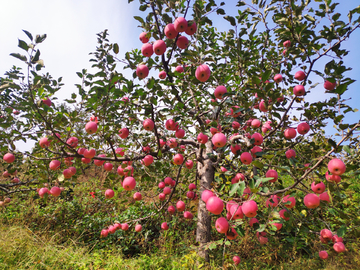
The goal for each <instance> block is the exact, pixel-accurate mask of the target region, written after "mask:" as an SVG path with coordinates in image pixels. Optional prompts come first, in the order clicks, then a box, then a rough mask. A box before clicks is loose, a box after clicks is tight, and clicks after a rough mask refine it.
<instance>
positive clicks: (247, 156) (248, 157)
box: [240, 152, 252, 165]
mask: <svg viewBox="0 0 360 270" xmlns="http://www.w3.org/2000/svg"><path fill="white" fill-rule="evenodd" d="M240 160H241V162H242V163H244V164H246V165H249V164H250V163H251V162H252V156H251V154H250V153H249V152H244V153H242V154H241V155H240Z"/></svg>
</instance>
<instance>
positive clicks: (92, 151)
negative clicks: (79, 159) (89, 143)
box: [83, 149, 96, 158]
mask: <svg viewBox="0 0 360 270" xmlns="http://www.w3.org/2000/svg"><path fill="white" fill-rule="evenodd" d="M95 155H96V151H95V149H90V150H87V149H85V151H84V153H83V156H84V157H85V158H93V157H95Z"/></svg>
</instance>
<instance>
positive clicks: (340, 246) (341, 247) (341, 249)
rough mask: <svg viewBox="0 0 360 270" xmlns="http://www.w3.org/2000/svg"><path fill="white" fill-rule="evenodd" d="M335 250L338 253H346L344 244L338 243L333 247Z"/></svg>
mask: <svg viewBox="0 0 360 270" xmlns="http://www.w3.org/2000/svg"><path fill="white" fill-rule="evenodd" d="M333 248H334V250H335V251H336V252H337V253H341V252H344V251H345V245H344V243H343V242H336V243H335V244H334V245H333Z"/></svg>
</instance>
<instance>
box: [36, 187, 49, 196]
mask: <svg viewBox="0 0 360 270" xmlns="http://www.w3.org/2000/svg"><path fill="white" fill-rule="evenodd" d="M38 193H39V196H40V197H41V198H43V197H44V196H45V194H50V191H49V190H48V189H47V188H46V187H44V188H40V189H39V191H38Z"/></svg>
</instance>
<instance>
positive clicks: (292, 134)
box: [284, 128, 296, 140]
mask: <svg viewBox="0 0 360 270" xmlns="http://www.w3.org/2000/svg"><path fill="white" fill-rule="evenodd" d="M284 136H285V138H286V139H288V140H291V139H294V138H295V137H296V130H295V129H294V128H287V129H286V130H285V131H284Z"/></svg>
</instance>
